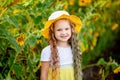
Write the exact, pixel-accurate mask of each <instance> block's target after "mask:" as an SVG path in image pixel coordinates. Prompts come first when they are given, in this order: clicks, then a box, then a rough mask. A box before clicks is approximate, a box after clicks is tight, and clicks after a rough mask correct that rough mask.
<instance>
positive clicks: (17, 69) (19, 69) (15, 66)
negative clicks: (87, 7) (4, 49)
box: [13, 63, 22, 77]
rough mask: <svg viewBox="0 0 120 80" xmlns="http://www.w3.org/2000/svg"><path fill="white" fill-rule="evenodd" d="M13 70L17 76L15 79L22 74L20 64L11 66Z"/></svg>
mask: <svg viewBox="0 0 120 80" xmlns="http://www.w3.org/2000/svg"><path fill="white" fill-rule="evenodd" d="M13 69H14V71H15V73H16V75H17V77H19V76H20V75H21V74H22V66H21V65H20V64H16V63H15V64H13Z"/></svg>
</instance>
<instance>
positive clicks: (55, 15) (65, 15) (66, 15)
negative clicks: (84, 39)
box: [41, 11, 82, 39]
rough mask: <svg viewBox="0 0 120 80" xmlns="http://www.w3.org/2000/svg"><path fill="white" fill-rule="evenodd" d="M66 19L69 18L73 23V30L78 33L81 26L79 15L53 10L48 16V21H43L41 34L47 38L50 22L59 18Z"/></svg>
mask: <svg viewBox="0 0 120 80" xmlns="http://www.w3.org/2000/svg"><path fill="white" fill-rule="evenodd" d="M63 18H64V19H68V20H70V21H71V22H72V23H74V24H75V30H76V32H77V33H78V32H79V31H80V29H81V27H82V23H81V20H80V18H79V17H77V16H75V15H70V14H69V13H68V12H66V11H55V12H53V13H52V14H51V15H50V17H49V18H48V21H47V22H46V23H45V26H44V28H43V29H42V30H41V33H42V35H43V36H44V37H45V38H47V39H49V27H50V26H51V24H52V23H54V22H55V21H57V20H59V19H63Z"/></svg>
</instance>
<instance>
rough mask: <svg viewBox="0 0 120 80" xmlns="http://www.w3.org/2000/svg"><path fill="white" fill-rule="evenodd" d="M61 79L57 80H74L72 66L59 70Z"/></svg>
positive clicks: (50, 70)
mask: <svg viewBox="0 0 120 80" xmlns="http://www.w3.org/2000/svg"><path fill="white" fill-rule="evenodd" d="M59 71H60V77H59V78H60V79H57V80H74V68H73V66H72V65H63V66H60V68H59ZM48 80H53V79H52V68H50V69H49V75H48Z"/></svg>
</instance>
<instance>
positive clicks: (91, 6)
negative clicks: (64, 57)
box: [0, 0, 120, 80]
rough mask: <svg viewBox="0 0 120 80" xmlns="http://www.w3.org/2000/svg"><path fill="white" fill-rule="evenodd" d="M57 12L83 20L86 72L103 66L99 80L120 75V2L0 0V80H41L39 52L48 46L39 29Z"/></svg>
mask: <svg viewBox="0 0 120 80" xmlns="http://www.w3.org/2000/svg"><path fill="white" fill-rule="evenodd" d="M56 10H66V11H68V12H69V13H70V14H73V15H77V16H78V17H80V19H81V21H82V28H81V31H80V33H79V40H80V48H81V51H82V68H83V71H84V70H86V69H87V68H90V67H92V66H97V67H100V69H99V71H98V75H100V76H101V79H100V80H107V78H108V77H109V75H111V73H113V74H120V68H119V66H120V54H119V53H120V36H119V34H120V0H0V80H40V66H41V64H40V53H41V50H42V49H43V48H44V47H45V46H46V45H48V43H47V41H46V39H44V37H43V36H42V35H41V31H40V30H41V29H42V28H43V27H44V24H45V22H46V21H47V19H48V17H49V15H50V14H51V13H52V12H53V11H56ZM84 75H85V76H87V75H86V74H85V73H84ZM85 80H90V79H85ZM92 80H98V79H92ZM108 80H113V79H108ZM115 80H117V79H115Z"/></svg>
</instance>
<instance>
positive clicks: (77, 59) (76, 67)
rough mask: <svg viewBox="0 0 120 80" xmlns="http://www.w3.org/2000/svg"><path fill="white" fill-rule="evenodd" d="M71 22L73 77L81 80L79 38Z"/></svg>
mask: <svg viewBox="0 0 120 80" xmlns="http://www.w3.org/2000/svg"><path fill="white" fill-rule="evenodd" d="M70 24H71V27H72V28H71V29H72V36H71V40H70V41H71V46H72V53H73V60H74V77H75V80H82V68H81V60H82V58H81V51H80V46H79V40H78V36H77V33H76V31H75V25H74V24H73V23H70Z"/></svg>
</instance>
